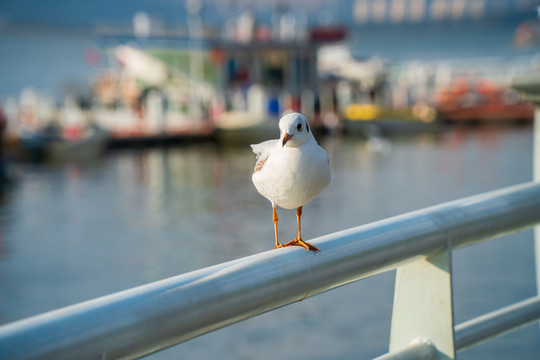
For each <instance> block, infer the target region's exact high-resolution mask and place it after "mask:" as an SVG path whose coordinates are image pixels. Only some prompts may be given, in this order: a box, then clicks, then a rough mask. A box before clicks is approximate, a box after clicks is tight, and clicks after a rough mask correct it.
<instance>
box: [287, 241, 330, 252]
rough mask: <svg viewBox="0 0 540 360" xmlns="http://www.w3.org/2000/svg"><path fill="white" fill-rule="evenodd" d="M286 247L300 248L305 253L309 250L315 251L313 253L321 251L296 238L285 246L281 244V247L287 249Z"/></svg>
mask: <svg viewBox="0 0 540 360" xmlns="http://www.w3.org/2000/svg"><path fill="white" fill-rule="evenodd" d="M287 246H301V247H303V248H304V249H306V250H307V251H310V250H312V251H315V252H317V251H321V250H319V248H318V247H316V246H315V245H312V244H310V243H308V242H307V241H304V240H302V239H298V238H296V239H294V240H291V241H289V242H288V243H286V244H283V247H287Z"/></svg>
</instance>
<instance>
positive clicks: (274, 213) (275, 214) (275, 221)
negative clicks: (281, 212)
mask: <svg viewBox="0 0 540 360" xmlns="http://www.w3.org/2000/svg"><path fill="white" fill-rule="evenodd" d="M272 215H273V220H274V235H275V237H276V245H275V246H274V249H279V248H282V247H283V245H281V244H280V243H279V240H278V232H277V222H278V220H279V218H278V216H277V213H276V207H275V206H273V207H272Z"/></svg>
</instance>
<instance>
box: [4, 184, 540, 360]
mask: <svg viewBox="0 0 540 360" xmlns="http://www.w3.org/2000/svg"><path fill="white" fill-rule="evenodd" d="M539 222H540V184H534V183H528V184H523V185H518V186H514V187H510V188H506V189H502V190H497V191H493V192H489V193H485V194H481V195H476V196H472V197H469V198H465V199H462V200H457V201H453V202H449V203H445V204H442V205H438V206H434V207H430V208H427V209H423V210H420V211H415V212H411V213H408V214H404V215H400V216H397V217H393V218H390V219H387V220H383V221H379V222H375V223H372V224H368V225H364V226H360V227H356V228H352V229H349V230H344V231H340V232H337V233H334V234H330V235H326V236H322V237H320V238H317V239H314V240H312V241H313V243H314V244H316V245H317V247H318V248H320V249H321V252H317V253H315V252H306V251H305V250H303V249H300V248H285V249H279V250H272V251H267V252H264V253H260V254H256V255H253V256H249V257H246V258H242V259H238V260H234V261H231V262H227V263H223V264H220V265H216V266H212V267H208V268H205V269H201V270H198V271H194V272H190V273H187V274H184V275H179V276H176V277H172V278H169V279H165V280H161V281H158V282H155V283H151V284H147V285H143V286H140V287H137V288H133V289H129V290H126V291H122V292H119V293H115V294H112V295H108V296H105V297H101V298H98V299H94V300H90V301H87V302H83V303H80V304H77V305H73V306H69V307H66V308H63V309H59V310H55V311H51V312H48V313H44V314H41V315H37V316H34V317H31V318H27V319H23V320H20V321H16V322H14V323H10V324H6V325H4V326H1V327H0V357H2V358H6V359H36V358H49V359H58V360H59V359H72V358H77V359H99V358H102V359H116V358H133V357H140V356H144V355H146V354H150V353H153V352H156V351H159V350H161V349H164V348H167V347H169V346H172V345H175V344H178V343H181V342H183V341H186V340H189V339H191V338H194V337H196V336H199V335H202V334H205V333H208V332H210V331H213V330H216V329H219V328H222V327H224V326H227V325H230V324H233V323H236V322H239V321H242V320H244V319H248V318H250V317H253V316H256V315H258V314H261V313H264V312H267V311H270V310H274V309H276V308H279V307H281V306H284V305H287V304H290V303H293V302H295V301H300V300H303V299H304V298H307V297H311V296H314V295H317V294H319V293H322V292H324V291H327V290H330V289H333V288H336V287H338V286H341V285H343V284H347V283H350V282H353V281H356V280H359V279H362V278H364V277H367V276H371V275H374V274H377V273H380V272H383V271H387V270H390V269H393V268H395V267H396V266H398V265H401V264H404V263H406V262H409V261H414V260H418V259H421V258H423V257H426V256H428V255H433V254H436V253H437V252H439V251H441V250H442V249H444V248H445V246H447V244H448V242H449V240H450V243H451V245H452V247H456V246H463V245H466V244H470V243H474V242H478V241H481V240H485V239H489V238H492V237H495V236H498V235H502V234H505V233H510V232H515V231H518V230H520V229H523V228H526V227H530V226H533V225H534V224H536V223H539Z"/></svg>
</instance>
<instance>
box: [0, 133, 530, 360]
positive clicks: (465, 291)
mask: <svg viewBox="0 0 540 360" xmlns="http://www.w3.org/2000/svg"><path fill="white" fill-rule="evenodd" d="M391 141H392V146H391V149H392V150H391V151H390V152H388V151H382V152H373V151H370V150H369V149H370V146H369V144H368V143H366V142H365V141H363V140H361V139H351V138H325V139H322V141H321V143H322V145H323V146H324V147H325V148H326V149H327V151H328V153H329V157H330V161H331V166H332V170H333V180H332V183H331V184H330V186H329V187H328V188H327V189H326V190H325V191H323V193H322V194H321V195H320V196H319V197H318V198H317V199H316V200H314V201H313V202H311V203H310V204H308V205H306V206H305V208H304V217H303V220H304V221H303V224H304V228H303V232H304V236H305V238H306V239H310V238H313V237H316V236H319V235H323V234H327V233H330V232H333V231H337V230H341V229H345V228H348V227H352V226H357V225H360V224H364V223H368V222H372V221H376V220H379V219H383V218H386V217H390V216H393V215H397V214H400V213H403V212H407V211H411V210H415V209H418V208H422V207H425V206H429V205H433V204H437V203H440V202H444V201H449V200H453V199H456V198H460V197H464V196H468V195H472V194H476V193H479V192H484V191H488V190H492V189H496V188H500V187H504V186H509V185H513V184H517V183H522V182H526V181H530V179H531V176H532V169H531V164H532V134H531V129H530V128H528V127H522V128H474V129H470V128H455V129H452V130H448V131H446V132H443V133H441V134H429V135H418V136H415V137H409V138H403V139H399V138H396V139H392V140H391ZM254 161H255V156H254V154H252V153H251V149H250V148H249V147H248V146H243V147H220V146H218V145H215V144H201V145H194V146H190V147H182V148H168V149H149V150H125V151H117V152H112V153H109V154H107V156H106V157H105V158H104V159H102V160H100V161H99V162H96V163H92V164H86V165H74V164H72V165H65V166H54V167H53V166H27V167H24V168H23V171H22V175H21V178H20V180H19V183H18V184H17V185H16V187H15V188H14V189H13V190H12V192H11V194H9V196H8V198H7V199H6V201H5V203H4V204H2V205H1V206H0V228H1V234H0V250H1V252H0V256H1V258H0V322H2V323H5V322H9V321H13V320H16V319H20V318H23V317H26V316H30V315H33V314H37V313H40V312H43V311H47V310H51V309H54V308H57V307H60V306H65V305H69V304H72V303H76V302H79V301H83V300H87V299H90V298H94V297H97V296H101V295H105V294H108V293H111V292H114V291H119V290H122V289H126V288H130V287H133V286H137V285H140V284H144V283H147V282H150V281H155V280H159V279H162V278H165V277H169V276H173V275H177V274H180V273H184V272H187V271H190V270H194V269H198V268H201V267H205V266H209V265H212V264H216V263H219V262H223V261H227V260H231V259H235V258H238V257H241V256H246V255H249V254H253V253H257V252H260V251H264V250H268V249H271V248H272V246H273V227H272V220H271V207H270V204H269V203H268V201H267V200H266V199H264V198H263V197H261V196H260V195H259V194H258V193H257V192H256V190H255V188H254V187H253V185H252V184H251V179H250V177H251V172H252V169H253V164H254ZM278 213H279V215H280V235H281V236H282V237H283V238H284V239H286V238H287V237H291V238H292V237H293V236H294V235H295V230H296V219H295V215H294V211H290V210H280V211H279V212H278ZM454 255H455V256H454V268H455V277H454V285H455V304H456V321H457V322H461V321H463V320H466V319H468V318H470V317H473V316H477V315H479V314H482V313H484V312H487V311H491V310H494V309H496V308H498V307H501V306H504V305H507V304H509V303H511V302H514V301H518V300H521V299H523V298H525V297H528V296H532V295H534V294H535V280H534V259H533V255H532V232H531V231H524V232H522V233H519V234H515V235H512V236H509V237H506V238H504V239H500V240H495V241H492V242H488V243H485V244H481V245H479V246H475V247H472V248H466V249H460V250H458V251H456V252H455V253H454ZM393 276H394V275H393V273H387V274H383V275H380V276H376V277H373V278H370V279H366V280H364V281H361V282H358V283H356V284H353V285H350V286H347V287H343V288H340V289H338V290H335V291H332V292H329V293H326V294H323V295H321V296H318V297H315V298H312V299H309V300H306V301H303V302H301V303H298V304H294V305H292V306H288V307H285V308H283V309H280V310H278V311H275V312H272V313H268V314H264V315H262V316H259V317H257V318H254V319H251V320H249V321H246V322H244V323H241V324H237V325H234V326H231V327H229V328H227V329H223V330H220V331H217V332H214V333H212V334H209V335H207V336H204V337H201V338H198V339H195V340H193V341H190V342H188V343H185V344H182V345H180V346H177V347H174V348H172V349H169V350H166V351H164V352H161V353H158V354H155V355H153V356H152V357H151V358H156V359H169V358H170V359H176V358H178V357H179V356H182V358H188V359H199V358H219V359H244V358H245V359H250V358H258V359H273V358H276V357H279V358H302V359H330V358H336V357H339V358H343V359H352V358H355V359H357V358H370V357H373V356H376V355H379V354H381V353H383V352H385V351H386V349H387V345H388V336H389V326H390V311H391V304H392V290H393V289H392V287H393ZM501 289H504V291H501ZM299 333H303V334H305V335H307V338H304V339H303V340H302V342H301V343H298V342H297V341H296V340H295V337H294V336H295V335H296V334H299ZM537 336H538V327H537V326H529V327H527V328H524V329H521V330H519V331H517V332H514V333H512V334H509V335H506V336H505V337H503V338H501V340H500V341H495V342H489V343H487V344H485V345H482V346H479V347H477V348H473V349H471V350H468V351H466V352H463V353H461V354H460V358H462V359H469V358H470V359H473V358H474V359H477V358H490V359H507V358H509V357H508V356H507V355H508V354H510V351H512V352H511V354H512V356H511V357H512V358H515V359H532V358H537V357H538V355H539V354H540V344H538V341H537V339H538V338H537ZM276 344H279V346H276Z"/></svg>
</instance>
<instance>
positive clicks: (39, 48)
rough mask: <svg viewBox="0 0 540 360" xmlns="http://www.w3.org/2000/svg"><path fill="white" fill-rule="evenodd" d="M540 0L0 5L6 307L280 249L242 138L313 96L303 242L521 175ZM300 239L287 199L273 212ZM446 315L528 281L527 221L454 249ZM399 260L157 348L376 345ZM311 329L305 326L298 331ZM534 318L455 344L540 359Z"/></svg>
mask: <svg viewBox="0 0 540 360" xmlns="http://www.w3.org/2000/svg"><path fill="white" fill-rule="evenodd" d="M539 5H540V1H535V0H492V1H487V0H341V1H334V2H328V1H322V0H320V1H319V0H309V1H308V0H305V1H287V2H285V1H256V0H253V1H247V0H245V1H232V0H230V1H201V0H189V1H179V0H178V1H176V0H174V1H173V0H152V1H151V0H135V1H133V0H131V1H124V0H122V1H115V2H110V1H103V0H95V1H92V2H80V1H66V0H51V1H48V2H41V1H33V0H18V1H14V0H3V1H2V2H0V74H1V76H0V121H1V125H2V126H0V128H1V129H2V130H1V131H2V134H1V135H2V137H1V138H2V146H1V152H0V160H1V167H0V171H1V172H0V180H1V184H2V186H1V191H0V193H1V195H0V323H7V322H11V321H15V320H18V319H21V318H24V317H28V316H32V315H35V314H38V313H41V312H44V311H49V310H53V309H56V308H58V307H63V306H67V305H71V304H74V303H77V302H80V301H84V300H88V299H91V298H95V297H98V296H102V295H106V294H109V293H112V292H116V291H120V290H124V289H128V288H131V287H134V286H137V285H142V284H145V283H148V282H152V281H157V280H160V279H163V278H166V277H170V276H174V275H177V274H181V273H184V272H188V271H191V270H195V269H199V268H202V267H206V266H209V265H213V264H217V263H220V262H224V261H228V260H232V259H236V258H239V257H242V256H247V255H250V254H254V253H257V252H261V251H265V250H269V249H271V248H272V247H273V243H274V240H273V224H272V212H271V206H270V204H269V203H268V201H267V200H266V199H264V198H263V197H262V196H260V195H259V194H258V193H257V191H256V190H255V188H254V186H253V185H252V183H251V173H252V170H253V166H254V162H255V155H254V154H253V153H252V152H251V149H250V147H249V144H251V143H256V142H259V141H263V140H266V139H271V138H277V137H278V136H279V131H278V129H277V121H278V119H279V117H280V116H281V115H282V114H283V113H284V112H286V111H300V112H302V113H304V114H305V115H306V116H307V117H308V119H309V121H310V124H311V125H312V128H313V129H314V133H315V134H316V137H317V139H318V141H319V143H320V144H321V145H322V146H323V147H324V148H325V149H326V150H327V152H328V154H329V158H330V164H331V167H332V172H333V180H332V183H331V184H330V186H329V187H328V188H327V189H326V190H325V191H323V193H322V194H321V195H320V196H319V197H318V198H317V199H315V200H314V201H313V202H311V203H309V204H308V205H307V206H305V208H304V216H303V219H304V220H303V233H304V238H305V239H306V240H308V239H312V238H314V237H317V236H320V235H324V234H328V233H331V232H334V231H338V230H342V229H346V228H349V227H353V226H358V225H362V224H366V223H369V222H373V221H376V220H380V219H384V218H387V217H390V216H394V215H398V214H401V213H404V212H408V211H412V210H416V209H419V208H422V207H426V206H430V205H434V204H438V203H441V202H445V201H449V200H454V199H457V198H461V197H465V196H469V195H474V194H477V193H480V192H485V191H489V190H494V189H498V188H501V187H505V186H510V185H514V184H519V183H523V182H527V181H531V180H532V163H533V159H532V147H533V139H532V119H533V112H534V107H533V105H532V104H531V103H527V102H524V101H522V100H521V99H520V95H519V94H518V93H517V92H516V91H514V90H513V89H512V88H511V81H512V79H514V78H515V77H523V76H527V75H529V74H537V75H538V74H539V73H540V22H539V20H538V12H537V8H538V6H539ZM278 215H279V216H280V236H281V238H282V239H288V238H291V239H292V238H293V237H294V235H295V231H296V219H295V214H294V211H288V210H280V211H279V210H278ZM453 270H454V279H453V281H454V304H455V321H456V323H461V322H463V321H465V320H468V319H470V318H472V317H475V316H479V315H481V314H484V313H486V312H489V311H493V310H495V309H498V308H500V307H503V306H505V305H509V304H511V303H514V302H516V301H519V300H522V299H525V298H527V297H530V296H533V295H535V294H536V280H535V264H534V250H533V233H532V231H531V230H527V231H522V232H520V233H518V234H514V235H510V236H506V237H504V238H501V239H496V240H493V241H490V242H487V243H483V244H480V245H477V246H474V247H471V248H464V249H459V250H456V251H454V253H453ZM393 285H394V272H389V273H385V274H382V275H379V276H375V277H372V278H369V279H365V280H362V281H360V282H358V283H355V284H351V285H349V286H346V287H342V288H340V289H337V290H334V291H332V292H329V293H326V294H322V295H320V296H317V297H315V298H311V299H308V300H306V301H302V302H301V303H297V304H293V305H291V306H287V307H285V308H282V309H279V310H277V311H274V312H271V313H267V314H264V315H261V316H258V317H256V318H253V319H250V320H248V321H245V322H243V323H240V324H236V325H233V326H231V327H228V328H225V329H222V330H219V331H216V332H214V333H211V334H209V335H205V336H203V337H200V338H197V339H194V340H192V341H189V342H187V343H184V344H181V345H178V346H176V347H173V348H171V349H168V350H165V351H163V352H160V353H157V354H154V355H152V356H150V357H149V358H150V359H176V358H179V357H182V358H185V359H201V358H218V359H274V358H283V359H290V358H295V359H335V358H340V359H369V358H372V357H375V356H378V355H381V354H383V353H385V352H386V351H387V347H388V342H389V332H390V319H391V307H392V297H393ZM298 333H302V334H306V335H307V338H304V339H303V341H302V343H298V342H296V341H295V340H294V336H295V334H298ZM539 336H540V333H539V328H538V324H532V325H530V326H528V327H525V328H522V329H519V330H517V331H515V332H512V333H510V334H507V335H504V336H502V337H500V338H497V339H495V340H493V341H489V342H486V343H484V344H482V345H480V346H477V347H474V348H472V349H469V350H466V351H464V352H461V353H459V354H458V358H459V359H510V358H512V359H538V358H540V341H539Z"/></svg>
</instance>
